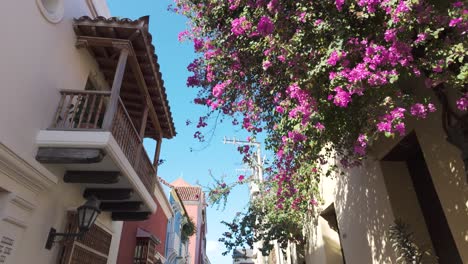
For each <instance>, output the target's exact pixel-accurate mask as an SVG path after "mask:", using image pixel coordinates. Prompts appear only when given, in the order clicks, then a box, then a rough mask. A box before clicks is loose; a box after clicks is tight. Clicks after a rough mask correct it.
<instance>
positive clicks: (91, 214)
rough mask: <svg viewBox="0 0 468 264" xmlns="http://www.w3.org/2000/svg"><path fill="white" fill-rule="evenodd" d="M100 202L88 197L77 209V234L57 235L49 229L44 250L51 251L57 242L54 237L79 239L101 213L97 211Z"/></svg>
mask: <svg viewBox="0 0 468 264" xmlns="http://www.w3.org/2000/svg"><path fill="white" fill-rule="evenodd" d="M100 205H101V202H100V201H99V200H98V199H96V197H94V196H92V197H89V198H88V200H87V201H86V203H85V204H83V205H82V206H80V207H78V209H77V217H78V229H79V230H78V233H57V232H56V230H55V228H51V229H50V231H49V236H48V237H47V242H46V245H45V248H46V249H51V248H52V246H53V244H54V243H55V242H57V241H56V240H55V237H58V236H60V237H63V239H68V238H70V237H79V236H82V235H84V233H86V232H87V231H88V230H89V229H90V228H91V226H93V224H94V222H95V221H96V219H97V217H98V216H99V214H100V213H101V210H100V209H99V208H100Z"/></svg>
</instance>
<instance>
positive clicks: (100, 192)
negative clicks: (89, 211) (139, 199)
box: [83, 188, 133, 201]
mask: <svg viewBox="0 0 468 264" xmlns="http://www.w3.org/2000/svg"><path fill="white" fill-rule="evenodd" d="M132 195H133V190H132V189H123V188H122V189H121V188H119V189H112V188H87V189H85V190H84V192H83V198H85V199H87V198H89V197H91V196H94V197H96V198H97V199H98V200H101V201H102V200H128V199H130V198H131V197H132Z"/></svg>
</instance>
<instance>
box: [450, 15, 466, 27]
mask: <svg viewBox="0 0 468 264" xmlns="http://www.w3.org/2000/svg"><path fill="white" fill-rule="evenodd" d="M462 21H463V19H462V18H461V17H458V18H453V19H451V20H450V22H449V27H456V26H457V25H458V24H460V23H461V22H462Z"/></svg>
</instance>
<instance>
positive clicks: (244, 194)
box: [107, 0, 248, 264]
mask: <svg viewBox="0 0 468 264" xmlns="http://www.w3.org/2000/svg"><path fill="white" fill-rule="evenodd" d="M107 3H108V5H109V8H110V11H111V14H112V15H113V16H119V17H127V18H132V19H136V18H138V17H141V16H145V15H150V32H151V34H152V36H153V45H154V46H155V47H156V54H157V55H158V58H159V64H160V66H161V72H162V75H163V79H164V84H165V87H166V92H167V95H168V100H169V105H170V107H171V111H172V116H173V119H174V123H175V127H176V131H177V136H176V137H175V138H173V139H171V140H165V141H163V143H162V149H161V158H162V159H164V160H165V162H164V164H163V165H161V166H160V167H159V171H158V174H159V175H160V176H161V177H163V178H164V179H166V180H167V181H169V182H172V181H174V180H175V179H177V178H179V177H181V176H183V178H184V179H185V180H186V181H187V182H189V183H192V184H195V183H197V182H198V183H200V184H201V185H203V186H207V185H208V184H209V183H212V181H211V178H210V177H209V173H208V171H209V170H211V171H212V173H213V175H215V176H218V177H219V176H221V175H227V176H228V179H230V181H235V180H236V179H237V175H239V174H244V173H245V172H238V171H236V169H239V168H242V167H243V165H242V162H241V156H240V155H239V153H238V152H237V150H236V146H234V145H225V144H223V143H222V141H223V137H224V136H227V137H233V136H236V137H237V138H239V139H245V138H246V136H247V135H246V134H245V133H243V132H241V131H239V128H235V127H232V126H231V125H230V122H225V123H223V124H219V125H218V126H217V128H216V131H215V133H214V135H213V138H212V140H211V142H210V143H209V144H201V143H198V142H197V141H196V140H195V139H194V138H193V134H194V132H195V131H196V128H195V126H186V124H185V122H186V120H187V119H190V120H195V119H197V118H198V117H199V116H200V115H202V114H203V113H205V110H206V109H205V108H203V107H201V106H197V105H195V104H193V103H192V101H193V99H194V98H195V95H196V92H197V90H196V89H193V88H187V86H186V79H187V77H188V76H189V73H188V71H187V65H188V64H189V63H190V62H191V61H192V60H193V59H194V58H195V57H196V54H195V53H194V50H193V45H192V44H191V43H188V42H187V43H179V41H178V39H177V36H178V34H179V32H181V31H183V30H184V29H186V19H185V18H184V17H183V16H180V15H177V14H174V13H172V12H170V11H167V7H168V6H169V5H170V4H171V3H172V0H138V1H128V0H107ZM145 146H146V148H147V150H148V152H150V153H153V151H154V143H153V142H152V141H150V140H148V141H145ZM191 149H193V151H191ZM247 201H248V190H247V188H246V187H245V186H243V187H241V188H238V189H237V190H235V191H234V192H233V193H232V194H231V196H230V199H229V202H228V204H227V206H226V208H225V210H224V211H218V210H216V207H214V208H211V207H209V208H208V210H207V217H208V219H207V221H208V234H207V252H208V256H209V258H210V261H211V263H213V264H225V263H232V259H231V256H230V255H228V256H222V255H221V252H222V251H223V250H224V247H223V245H222V244H220V243H219V242H217V241H218V239H219V238H220V237H221V233H223V232H224V231H226V230H225V228H224V226H223V225H222V224H220V221H221V220H228V221H229V220H231V219H232V218H233V217H234V215H235V213H236V212H239V211H241V210H242V209H243V208H244V206H245V205H246V203H247Z"/></svg>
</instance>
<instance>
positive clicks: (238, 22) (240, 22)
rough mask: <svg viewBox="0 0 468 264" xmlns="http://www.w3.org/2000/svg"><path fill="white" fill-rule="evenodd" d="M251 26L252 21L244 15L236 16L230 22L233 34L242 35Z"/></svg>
mask: <svg viewBox="0 0 468 264" xmlns="http://www.w3.org/2000/svg"><path fill="white" fill-rule="evenodd" d="M251 27H252V23H250V22H249V21H248V20H247V18H246V17H245V16H243V17H239V18H236V19H234V20H232V22H231V32H232V34H234V35H235V36H240V35H244V34H245V33H246V32H247V31H249V30H250V28H251Z"/></svg>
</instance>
